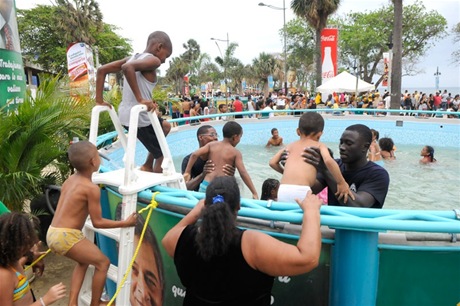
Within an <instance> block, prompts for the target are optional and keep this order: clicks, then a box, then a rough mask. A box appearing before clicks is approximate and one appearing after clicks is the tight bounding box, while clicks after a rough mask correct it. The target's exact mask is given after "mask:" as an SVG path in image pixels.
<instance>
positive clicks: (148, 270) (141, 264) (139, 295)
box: [115, 205, 164, 306]
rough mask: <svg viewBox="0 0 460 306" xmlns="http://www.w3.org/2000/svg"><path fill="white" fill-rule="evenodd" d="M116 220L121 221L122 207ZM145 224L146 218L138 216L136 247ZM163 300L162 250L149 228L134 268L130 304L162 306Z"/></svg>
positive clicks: (135, 229) (148, 227)
mask: <svg viewBox="0 0 460 306" xmlns="http://www.w3.org/2000/svg"><path fill="white" fill-rule="evenodd" d="M115 219H116V220H119V219H121V205H118V206H117V210H116V217H115ZM144 224H145V220H144V217H142V215H138V217H137V223H136V226H135V227H134V247H137V245H138V243H139V238H140V236H141V233H142V229H143V227H144ZM163 300H164V271H163V262H162V259H161V255H160V248H159V245H158V242H157V239H156V237H155V234H154V233H153V231H152V229H151V228H150V226H147V229H146V231H145V234H144V239H143V241H142V246H141V247H140V249H139V253H138V254H137V257H136V260H135V261H134V264H133V268H132V273H131V296H130V303H131V305H132V306H161V305H163Z"/></svg>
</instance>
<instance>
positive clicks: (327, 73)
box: [322, 70, 334, 79]
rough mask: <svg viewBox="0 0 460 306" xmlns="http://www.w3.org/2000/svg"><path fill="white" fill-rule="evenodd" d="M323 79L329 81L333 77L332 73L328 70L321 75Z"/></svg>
mask: <svg viewBox="0 0 460 306" xmlns="http://www.w3.org/2000/svg"><path fill="white" fill-rule="evenodd" d="M322 75H323V79H330V78H333V77H334V71H332V70H329V71H325V72H323V73H322Z"/></svg>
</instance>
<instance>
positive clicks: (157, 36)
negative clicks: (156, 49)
mask: <svg viewBox="0 0 460 306" xmlns="http://www.w3.org/2000/svg"><path fill="white" fill-rule="evenodd" d="M154 43H161V44H163V45H164V46H165V48H167V49H168V50H172V43H171V39H170V38H169V35H168V34H166V33H165V32H162V31H155V32H153V33H151V34H150V35H149V38H147V46H148V45H150V44H154Z"/></svg>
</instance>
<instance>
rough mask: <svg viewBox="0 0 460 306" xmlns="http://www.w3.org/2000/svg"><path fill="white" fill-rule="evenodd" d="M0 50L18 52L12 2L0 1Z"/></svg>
mask: <svg viewBox="0 0 460 306" xmlns="http://www.w3.org/2000/svg"><path fill="white" fill-rule="evenodd" d="M0 49H6V50H11V51H16V52H20V47H19V35H18V25H17V23H16V11H15V9H14V2H13V0H0Z"/></svg>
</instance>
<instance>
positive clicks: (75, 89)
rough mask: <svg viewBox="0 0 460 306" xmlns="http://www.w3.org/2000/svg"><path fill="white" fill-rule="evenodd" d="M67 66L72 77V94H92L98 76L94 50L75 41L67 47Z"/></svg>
mask: <svg viewBox="0 0 460 306" xmlns="http://www.w3.org/2000/svg"><path fill="white" fill-rule="evenodd" d="M67 68H68V71H69V78H70V95H71V96H75V97H78V96H81V95H84V96H88V97H89V96H92V95H93V93H94V89H95V84H96V77H95V71H94V61H93V51H92V50H91V48H90V47H89V46H88V45H87V44H85V43H81V42H80V43H75V44H72V45H70V46H69V48H68V49H67Z"/></svg>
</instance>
